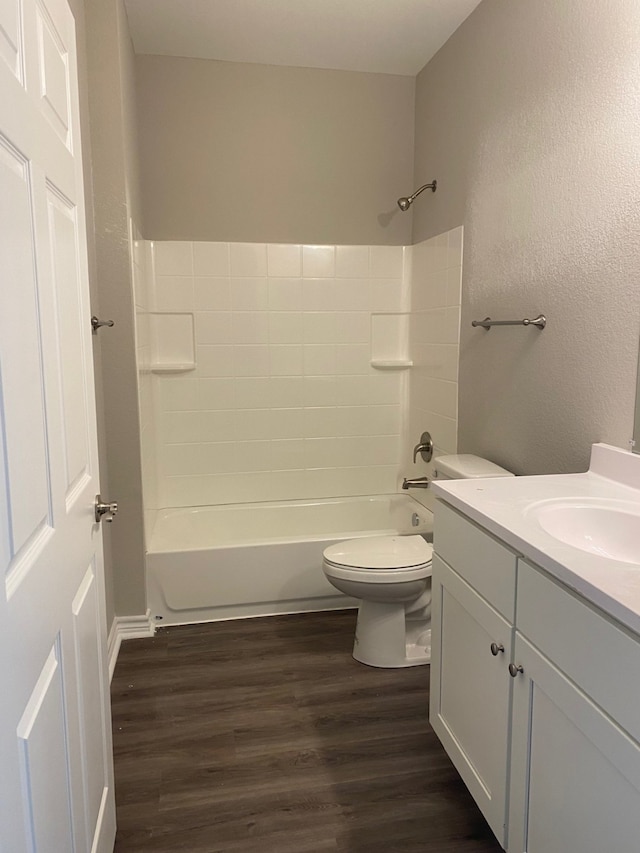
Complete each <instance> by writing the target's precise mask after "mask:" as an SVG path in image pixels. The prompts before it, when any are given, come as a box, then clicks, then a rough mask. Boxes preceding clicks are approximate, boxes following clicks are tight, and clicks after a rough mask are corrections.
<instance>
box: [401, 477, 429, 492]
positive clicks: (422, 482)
mask: <svg viewBox="0 0 640 853" xmlns="http://www.w3.org/2000/svg"><path fill="white" fill-rule="evenodd" d="M402 488H403V489H428V488H429V478H428V477H415V478H414V479H413V480H407V478H406V477H405V478H404V480H403V481H402Z"/></svg>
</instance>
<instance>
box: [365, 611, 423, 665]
mask: <svg viewBox="0 0 640 853" xmlns="http://www.w3.org/2000/svg"><path fill="white" fill-rule="evenodd" d="M406 610H407V608H406V607H405V604H404V603H402V602H393V603H387V602H381V601H361V602H360V608H359V610H358V624H357V626H356V637H355V642H354V644H353V657H354V658H355V659H356V660H357V661H359V662H360V663H364V664H367V666H376V667H381V668H383V669H396V668H400V667H406V666H423V665H424V664H427V663H430V661H431V629H430V628H429V625H430V620H429V618H428V616H427V614H426V612H425V614H424V615H422V614H420V613H415V612H414V613H411V614H409V615H407V612H406Z"/></svg>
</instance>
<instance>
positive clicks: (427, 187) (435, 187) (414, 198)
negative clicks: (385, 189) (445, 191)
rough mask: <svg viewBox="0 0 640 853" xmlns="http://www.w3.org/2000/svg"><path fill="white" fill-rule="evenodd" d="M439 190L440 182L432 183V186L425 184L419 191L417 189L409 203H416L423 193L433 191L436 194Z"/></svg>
mask: <svg viewBox="0 0 640 853" xmlns="http://www.w3.org/2000/svg"><path fill="white" fill-rule="evenodd" d="M437 188H438V182H437V181H431V183H430V184H423V185H422V186H421V187H420V188H419V189H417V190H416V191H415V192H414V193H413V195H410V196H409V201H410V202H414V201H415V200H416V199H417V198H418V196H419V195H420V193H423V192H424V191H425V190H431V192H432V193H434V192H435V191H436V190H437Z"/></svg>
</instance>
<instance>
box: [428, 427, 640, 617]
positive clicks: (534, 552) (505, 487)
mask: <svg viewBox="0 0 640 853" xmlns="http://www.w3.org/2000/svg"><path fill="white" fill-rule="evenodd" d="M433 491H434V494H435V496H436V497H437V498H439V499H440V500H443V501H445V502H446V503H448V504H450V505H451V506H452V507H454V508H455V509H457V510H459V511H460V512H462V513H463V514H464V515H466V516H468V517H469V518H470V519H472V520H473V521H475V522H477V523H478V524H479V525H481V526H482V527H484V528H485V529H486V530H488V531H489V532H490V533H493V534H494V535H495V536H497V537H498V538H499V539H501V540H502V541H503V542H504V543H505V544H506V545H508V546H509V547H511V548H512V549H513V550H514V551H517V552H518V553H519V554H521V555H522V556H523V557H526V558H528V559H530V560H531V561H532V562H533V563H536V564H537V565H538V566H540V567H541V568H543V569H545V570H546V571H548V572H549V573H550V574H551V575H553V576H554V577H555V578H557V579H558V580H559V581H561V582H562V583H564V584H566V585H567V586H568V587H571V588H572V589H574V590H576V592H578V593H579V594H580V595H582V596H583V597H584V598H585V599H587V600H588V601H590V602H591V603H593V604H595V605H596V606H597V607H599V608H601V609H602V610H604V611H605V612H606V613H608V614H609V615H610V616H612V617H613V618H615V619H617V620H618V621H620V622H621V623H623V624H624V625H626V626H627V627H628V628H630V629H631V630H632V631H634V632H635V633H637V634H640V564H638V565H636V564H633V563H626V562H620V561H617V560H613V559H610V558H608V557H602V556H599V555H596V554H590V553H588V552H586V551H582V550H581V549H579V548H575V547H573V546H571V545H565V544H563V543H562V542H560V541H559V540H557V539H555V538H554V537H553V536H550V535H549V534H548V533H547V532H545V530H543V528H542V527H541V526H540V524H539V523H538V522H537V520H536V518H535V514H534V513H532V508H533V507H534V506H536V505H539V504H540V502H547V501H550V500H562V499H581V500H585V501H597V500H616V501H625V502H631V503H634V504H635V505H636V506H640V455H637V454H632V453H630V452H629V451H625V450H621V449H620V448H615V447H609V446H608V445H603V444H594V445H593V448H592V454H591V464H590V468H589V471H588V472H587V473H585V474H550V475H543V476H537V477H505V478H495V479H493V478H492V479H483V480H445V481H441V482H438V481H434V482H433ZM638 537H639V538H640V523H639V527H638ZM435 547H436V551H437V549H438V531H437V527H436V531H435Z"/></svg>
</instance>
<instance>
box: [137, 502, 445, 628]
mask: <svg viewBox="0 0 640 853" xmlns="http://www.w3.org/2000/svg"><path fill="white" fill-rule="evenodd" d="M416 522H417V526H416ZM432 530H433V516H432V515H431V513H430V512H429V510H427V509H425V508H424V507H423V506H422V505H421V504H419V503H418V502H417V501H415V500H414V499H413V498H412V497H410V496H409V495H375V496H372V497H358V498H331V499H326V500H316V501H285V502H281V503H256V504H238V505H229V506H213V507H193V508H187V509H167V510H160V511H159V512H158V513H157V517H156V521H155V524H154V527H153V532H152V535H151V543H150V547H149V551H148V554H147V595H148V603H149V607H150V609H151V614H152V616H153V618H155V619H156V621H157V622H158V623H159V624H163V625H179V624H184V623H188V622H205V621H215V620H218V619H239V618H244V617H249V616H267V615H272V614H275V613H300V612H303V611H309V610H330V609H335V608H341V607H353V606H355V605H356V603H357V602H356V601H354V600H353V599H350V598H346V597H345V596H343V595H341V594H340V593H338V592H337V590H335V589H334V588H333V587H332V586H331V585H330V584H329V583H328V581H327V580H326V579H325V577H324V574H323V572H322V552H323V550H324V549H325V548H326V547H327V546H328V545H331V544H332V543H333V542H339V541H340V540H342V539H353V538H355V537H360V536H373V535H380V534H381V533H396V532H399V533H424V534H429V533H431V532H432Z"/></svg>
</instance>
